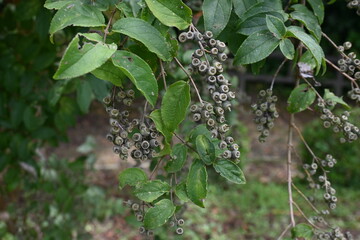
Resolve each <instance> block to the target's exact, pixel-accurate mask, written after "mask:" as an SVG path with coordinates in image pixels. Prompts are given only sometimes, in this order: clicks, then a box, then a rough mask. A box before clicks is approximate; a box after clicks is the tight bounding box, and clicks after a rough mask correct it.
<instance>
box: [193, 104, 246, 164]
mask: <svg viewBox="0 0 360 240" xmlns="http://www.w3.org/2000/svg"><path fill="white" fill-rule="evenodd" d="M190 111H191V112H192V113H193V116H192V117H193V120H194V121H195V122H200V121H202V122H205V124H206V126H207V128H208V129H209V130H210V132H211V137H212V138H218V139H220V140H221V142H220V143H219V148H220V149H223V150H224V152H223V154H222V157H223V158H225V159H232V160H235V161H238V159H239V158H240V155H241V154H240V151H239V146H238V145H237V144H236V143H235V142H234V138H233V137H231V136H225V134H226V133H227V132H228V131H229V129H230V128H229V125H228V124H226V123H225V122H226V119H225V116H224V113H225V111H224V109H223V108H222V107H219V106H216V107H213V105H212V104H211V103H204V104H203V105H201V104H193V105H191V107H190Z"/></svg>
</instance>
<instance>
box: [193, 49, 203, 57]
mask: <svg viewBox="0 0 360 240" xmlns="http://www.w3.org/2000/svg"><path fill="white" fill-rule="evenodd" d="M194 55H195V56H196V57H199V58H200V57H202V56H204V51H203V50H201V49H196V50H195V52H194Z"/></svg>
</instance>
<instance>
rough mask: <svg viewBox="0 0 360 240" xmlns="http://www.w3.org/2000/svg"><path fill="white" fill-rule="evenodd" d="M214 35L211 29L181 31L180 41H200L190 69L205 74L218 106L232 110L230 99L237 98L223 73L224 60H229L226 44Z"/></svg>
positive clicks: (210, 92)
mask: <svg viewBox="0 0 360 240" xmlns="http://www.w3.org/2000/svg"><path fill="white" fill-rule="evenodd" d="M212 37H213V33H212V32H210V31H206V32H205V33H204V34H202V33H200V32H198V31H197V30H194V31H188V32H183V33H181V34H180V35H179V41H180V42H185V41H187V40H195V41H197V42H198V44H199V46H200V48H198V49H196V50H195V51H194V53H193V54H192V59H191V64H190V66H189V67H188V71H189V72H190V73H193V72H198V73H200V75H202V76H204V80H205V82H206V84H207V88H208V91H209V94H210V96H211V98H212V100H213V101H214V102H215V103H216V105H217V106H218V107H222V108H223V109H225V110H229V111H231V102H230V101H231V100H232V99H234V98H235V93H234V92H233V91H230V82H229V81H228V80H227V79H226V78H225V76H224V75H222V74H221V73H222V72H223V71H224V68H223V65H222V62H224V61H226V60H227V55H226V53H225V52H224V51H225V49H226V44H225V43H223V42H221V41H219V40H216V39H214V38H212Z"/></svg>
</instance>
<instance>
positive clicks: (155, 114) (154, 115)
mask: <svg viewBox="0 0 360 240" xmlns="http://www.w3.org/2000/svg"><path fill="white" fill-rule="evenodd" d="M150 118H151V120H153V122H154V123H155V126H156V129H157V130H158V131H159V132H161V133H162V135H163V136H164V137H165V141H166V142H167V143H170V142H171V138H172V133H171V132H169V131H168V130H167V128H166V127H165V124H164V122H163V120H162V118H161V110H160V109H156V110H154V111H152V112H151V114H150Z"/></svg>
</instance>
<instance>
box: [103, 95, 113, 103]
mask: <svg viewBox="0 0 360 240" xmlns="http://www.w3.org/2000/svg"><path fill="white" fill-rule="evenodd" d="M103 103H104V104H105V105H109V104H110V103H111V98H110V97H109V96H106V97H104V98H103Z"/></svg>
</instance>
